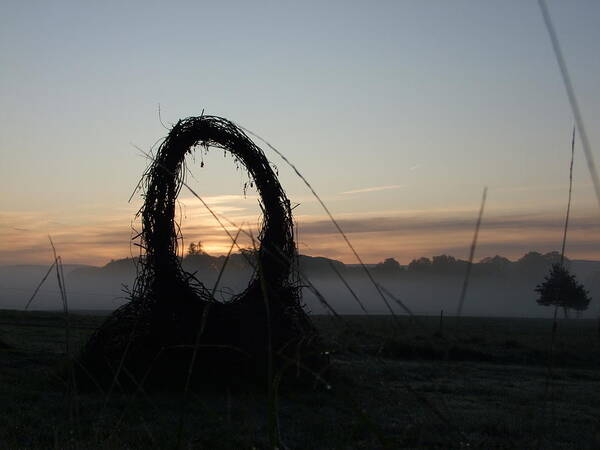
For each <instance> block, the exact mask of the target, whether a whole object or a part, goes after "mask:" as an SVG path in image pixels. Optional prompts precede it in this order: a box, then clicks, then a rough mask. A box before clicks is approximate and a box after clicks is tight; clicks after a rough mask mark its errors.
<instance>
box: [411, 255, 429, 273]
mask: <svg viewBox="0 0 600 450" xmlns="http://www.w3.org/2000/svg"><path fill="white" fill-rule="evenodd" d="M430 269H431V260H430V259H429V258H425V257H421V258H419V259H413V260H412V261H411V262H410V264H409V265H408V270H409V271H411V272H428V271H429V270H430Z"/></svg>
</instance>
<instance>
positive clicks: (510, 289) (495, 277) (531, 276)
mask: <svg viewBox="0 0 600 450" xmlns="http://www.w3.org/2000/svg"><path fill="white" fill-rule="evenodd" d="M559 259H560V255H559V254H558V253H556V252H550V253H546V254H542V253H538V252H529V253H527V254H525V255H523V257H521V258H519V259H518V260H516V261H511V260H508V259H507V258H504V257H502V256H499V255H496V256H493V257H486V258H483V259H481V260H480V261H478V262H477V263H475V264H474V265H473V268H472V279H471V283H470V287H469V292H468V294H467V298H466V300H465V309H464V311H465V314H467V315H468V314H476V315H492V316H542V317H543V316H548V315H549V314H551V311H550V308H544V307H540V306H539V305H537V304H536V303H535V293H534V288H535V286H536V285H537V284H538V283H540V282H541V281H543V278H544V276H545V275H546V274H547V273H548V271H549V268H550V266H551V264H552V263H553V262H556V261H558V260H559ZM137 262H138V261H137V259H132V258H124V259H117V260H113V261H110V262H109V263H108V264H106V265H104V266H102V267H95V266H85V265H65V267H64V269H65V278H66V287H67V292H68V299H69V304H70V306H71V308H73V309H86V310H92V309H93V310H110V309H114V308H115V307H117V306H119V305H121V304H123V303H124V302H125V301H127V297H128V291H129V290H130V289H131V288H132V286H133V282H134V280H135V276H136V273H137V269H136V265H137ZM251 262H252V253H251V252H247V253H245V254H242V253H235V254H232V255H231V257H230V259H229V260H228V262H227V268H226V270H225V271H224V276H223V278H222V280H221V284H220V286H219V288H220V289H219V290H218V298H219V299H220V300H223V301H227V300H228V299H230V298H231V297H232V296H233V295H235V293H238V292H241V291H242V290H243V289H244V288H245V287H246V286H247V285H248V281H249V280H250V277H251V276H252V274H253V268H252V265H251ZM224 263H225V257H224V256H212V255H208V254H206V253H198V254H194V255H188V256H186V257H185V258H183V260H182V267H183V269H184V270H185V271H187V272H189V273H190V274H193V276H194V277H195V278H197V279H198V280H200V281H202V282H203V283H205V284H206V285H207V286H213V285H214V283H215V281H216V278H217V275H218V273H219V270H220V269H221V267H222V265H223V264H224ZM566 263H567V264H568V266H569V267H570V269H571V271H572V272H573V273H574V274H575V275H576V276H577V278H578V279H579V281H581V282H584V284H585V285H586V287H587V289H589V290H590V292H591V293H592V304H591V305H590V310H589V312H588V314H593V313H592V311H597V309H598V305H597V303H598V300H600V261H588V260H573V261H569V260H567V261H566ZM467 264H468V263H467V262H466V261H464V260H460V259H457V258H454V257H452V256H449V255H438V256H434V257H432V258H418V259H415V260H413V261H411V262H410V263H409V264H408V265H401V264H399V263H398V262H397V261H396V260H394V259H393V258H388V259H386V260H384V261H382V262H380V263H377V264H369V265H368V268H369V270H370V272H371V274H372V276H373V277H374V278H375V279H376V280H377V281H378V282H379V283H381V284H382V285H384V286H385V287H386V288H387V289H388V290H389V291H390V292H392V293H393V294H394V295H396V296H398V298H401V299H402V300H403V302H404V303H405V304H407V305H408V306H409V307H410V308H411V310H413V311H414V312H415V313H422V314H439V311H440V310H441V309H444V310H445V311H446V312H447V313H449V314H452V313H453V312H454V311H455V310H456V303H457V300H458V297H459V295H460V289H461V286H462V283H463V280H464V275H465V272H466V267H467ZM298 267H299V269H300V271H301V273H302V274H303V276H305V277H308V278H309V279H310V280H311V283H312V285H313V286H314V287H315V288H317V289H318V290H319V292H320V294H321V296H322V298H325V299H326V300H327V301H328V302H329V303H330V304H331V305H332V306H333V307H334V308H335V309H336V310H337V311H338V312H339V313H342V314H343V313H346V314H353V313H362V309H361V308H360V307H359V305H358V303H357V302H356V299H355V297H354V295H357V296H358V297H359V298H360V299H361V301H362V302H363V303H364V304H365V305H366V307H367V309H368V311H369V312H372V313H381V314H387V313H389V311H388V309H387V307H386V306H385V304H384V303H383V302H382V299H381V297H380V296H379V293H378V292H377V291H376V290H375V289H374V287H373V285H372V282H371V280H370V279H369V278H368V277H367V276H366V274H365V272H364V270H363V268H362V267H360V265H357V264H344V263H343V262H341V261H338V260H335V259H330V258H326V257H321V256H308V255H300V256H299V257H298ZM333 268H335V270H334V269H333ZM47 269H48V267H47V266H42V265H13V266H1V267H0V308H14V309H20V308H23V307H24V305H25V304H26V302H27V300H28V299H29V297H30V296H31V294H32V292H33V290H34V289H35V286H36V285H37V284H38V283H39V282H40V280H41V279H42V277H43V276H44V274H45V273H46V271H47ZM336 272H337V274H336ZM338 274H341V275H342V276H343V277H344V279H345V280H346V282H347V283H348V284H349V285H350V287H351V288H352V289H353V291H354V294H351V293H350V292H349V291H348V289H347V286H346V285H345V284H344V283H343V282H342V281H341V280H340V279H339V276H338ZM301 284H303V285H304V284H306V283H304V282H303V281H301ZM303 292H304V301H305V302H306V304H307V307H308V308H309V309H310V310H312V311H313V312H315V313H317V312H318V313H322V312H323V313H324V312H326V311H325V310H324V309H323V306H322V304H321V301H320V300H319V299H318V298H317V297H315V295H314V292H313V291H312V288H310V289H307V288H305V289H304V290H303ZM393 303H394V305H395V302H393ZM60 307H61V303H60V297H59V292H58V287H57V285H56V277H55V276H51V277H49V278H48V280H47V281H46V283H45V284H44V286H43V288H42V289H41V290H40V292H39V294H38V297H37V298H36V299H35V301H34V303H33V305H32V308H34V309H59V308H60ZM394 307H395V306H394ZM399 313H403V312H402V311H399Z"/></svg>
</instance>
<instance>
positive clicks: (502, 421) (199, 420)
mask: <svg viewBox="0 0 600 450" xmlns="http://www.w3.org/2000/svg"><path fill="white" fill-rule="evenodd" d="M314 320H315V322H316V324H317V326H318V327H319V329H320V330H321V332H322V334H323V336H324V339H325V342H326V345H327V347H328V349H329V351H330V354H331V373H330V376H329V380H328V383H329V384H330V389H327V388H326V387H325V386H323V385H320V384H318V385H316V386H315V387H304V388H301V389H300V390H282V391H281V392H280V394H279V397H278V401H277V404H276V406H273V403H272V402H271V403H269V401H268V398H267V393H266V388H265V389H264V391H265V392H263V391H262V390H261V389H256V390H255V391H252V392H248V391H246V392H244V391H214V390H206V391H203V392H195V393H193V396H192V399H191V401H189V402H188V406H187V410H186V414H185V416H184V419H183V420H181V417H182V406H181V405H182V402H181V400H182V398H181V396H180V395H177V394H172V393H171V394H168V393H152V394H147V393H145V392H143V391H141V392H138V393H137V394H132V393H127V394H123V393H112V394H111V395H110V396H107V395H105V394H102V393H97V394H89V393H88V394H80V393H77V392H74V391H68V390H67V389H66V385H65V383H64V382H63V381H62V380H61V378H60V377H59V376H58V375H57V374H58V373H60V370H61V368H63V367H65V365H66V358H65V355H64V349H65V329H64V320H63V316H62V315H61V314H59V313H50V312H48V313H43V312H27V313H25V312H17V311H0V339H1V340H2V341H4V343H5V344H8V348H0V404H2V405H3V407H2V409H1V410H0V448H2V449H21V448H22V449H25V448H27V449H37V448H40V449H42V448H44V449H46V448H60V449H66V448H80V449H95V448H102V449H111V448H135V449H138V448H139V449H142V448H144V449H145V448H171V449H174V448H206V449H229V448H240V449H244V448H247V449H251V448H272V447H273V446H274V445H273V444H275V443H277V442H278V444H277V445H278V447H279V448H289V449H338V448H339V449H343V448H360V449H378V448H391V449H395V448H440V449H441V448H444V449H445V448H483V449H490V448H518V449H530V448H531V449H534V448H544V449H545V448H576V449H585V448H589V449H595V448H600V334H599V329H598V322H597V321H593V320H577V319H571V320H561V321H560V322H559V325H558V331H557V337H556V346H555V357H554V369H553V371H552V377H551V378H550V377H549V375H548V373H549V372H548V347H549V343H550V337H551V330H552V323H551V321H549V320H544V319H487V318H462V319H461V321H460V323H458V324H457V323H456V321H455V320H454V318H451V317H450V318H446V319H445V320H444V323H443V324H442V327H441V329H440V324H439V318H436V317H416V318H414V319H410V318H407V317H400V318H399V322H398V324H395V322H394V321H393V320H392V318H391V317H384V316H345V317H343V321H337V320H335V319H333V318H331V317H324V316H316V317H314ZM101 321H102V317H101V316H99V315H92V314H75V315H71V345H72V347H73V348H76V347H77V346H78V345H81V343H82V342H84V341H85V339H86V337H87V336H88V335H89V334H90V333H91V332H92V330H93V328H94V327H96V326H97V325H98V324H99V323H100V322H101ZM549 381H550V382H549ZM274 418H276V420H274ZM277 436H279V438H277Z"/></svg>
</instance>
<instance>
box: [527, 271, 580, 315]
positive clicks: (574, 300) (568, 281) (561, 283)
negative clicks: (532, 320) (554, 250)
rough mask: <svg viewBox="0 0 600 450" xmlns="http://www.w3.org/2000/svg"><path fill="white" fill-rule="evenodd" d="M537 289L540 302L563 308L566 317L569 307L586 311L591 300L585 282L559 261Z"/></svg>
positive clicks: (544, 304)
mask: <svg viewBox="0 0 600 450" xmlns="http://www.w3.org/2000/svg"><path fill="white" fill-rule="evenodd" d="M535 291H536V292H537V293H538V294H539V298H538V299H537V303H538V304H540V305H543V306H552V305H554V306H556V307H557V308H558V307H559V308H562V309H563V313H564V315H565V318H566V317H568V310H569V309H574V310H576V311H578V312H580V311H584V310H586V309H587V307H588V305H589V304H590V301H591V297H590V295H589V292H588V291H587V290H586V289H585V287H584V286H583V284H581V283H578V282H577V280H576V279H575V276H574V275H571V274H570V273H569V271H568V270H567V268H565V267H564V266H563V265H562V264H559V263H556V264H553V265H552V269H551V270H550V274H549V275H547V276H546V277H545V280H544V282H543V283H541V284H538V285H537V287H536V288H535Z"/></svg>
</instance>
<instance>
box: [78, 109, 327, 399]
mask: <svg viewBox="0 0 600 450" xmlns="http://www.w3.org/2000/svg"><path fill="white" fill-rule="evenodd" d="M197 146H202V147H205V148H206V149H208V148H211V147H212V148H221V149H224V150H225V151H228V152H230V153H231V154H232V155H233V156H234V157H235V158H236V159H237V161H239V163H240V164H241V165H242V166H243V167H244V168H245V169H246V170H247V171H248V173H249V175H250V177H251V178H252V180H253V182H254V184H255V185H256V188H257V191H258V193H259V195H260V202H261V209H262V210H263V226H262V230H261V232H260V235H259V236H258V240H259V243H260V244H259V248H258V251H257V252H256V253H257V254H256V255H255V263H256V265H255V273H254V276H253V277H252V279H251V281H250V283H249V285H248V287H247V288H246V289H245V290H244V291H243V292H242V293H240V294H238V295H237V296H235V297H234V298H233V299H232V300H231V301H229V302H226V303H221V302H217V301H216V300H215V299H214V298H212V296H211V292H210V290H209V289H207V288H206V287H205V286H204V285H203V284H202V283H201V282H199V281H198V280H196V279H195V278H194V277H193V276H192V275H191V274H188V273H186V272H185V271H184V270H183V269H182V267H181V263H180V258H179V257H178V256H177V233H176V224H175V203H176V199H177V196H178V194H179V192H180V190H181V188H182V186H183V179H184V175H185V158H186V156H187V155H188V154H189V153H191V152H192V151H193V150H194V148H195V147H197ZM143 185H144V186H145V193H144V198H145V201H144V206H143V207H142V209H141V210H140V214H141V217H142V234H141V244H140V245H141V247H142V248H143V249H144V251H143V255H142V257H141V258H140V270H139V272H138V276H137V279H136V283H135V285H134V288H133V291H132V293H131V301H130V302H129V303H127V304H126V305H124V306H122V307H121V308H119V309H118V310H116V311H115V312H114V313H113V314H112V315H111V316H110V317H109V318H108V319H107V321H106V322H105V323H104V324H103V325H102V326H101V327H100V328H99V329H98V330H97V331H96V333H95V334H94V335H93V336H92V338H91V339H90V340H89V342H88V343H87V345H86V346H85V348H84V349H83V352H82V354H81V356H80V358H79V362H80V366H81V367H83V368H84V369H85V370H84V372H85V373H86V374H93V377H94V381H95V382H97V383H99V384H106V382H107V381H108V380H114V379H117V380H120V381H121V384H131V383H128V382H127V378H134V379H135V380H136V382H134V383H133V384H135V383H137V382H141V380H144V383H145V384H146V385H160V386H162V387H166V386H168V387H173V388H176V389H177V388H180V387H181V386H182V382H183V378H184V377H185V375H186V374H187V373H188V369H189V365H190V357H191V354H192V353H194V352H195V353H196V354H197V355H198V357H197V365H196V366H197V367H194V370H193V372H194V374H195V376H194V378H195V379H198V378H200V379H205V378H207V377H208V378H210V377H213V378H219V379H220V380H227V379H228V378H230V376H233V377H234V378H235V377H239V376H244V377H250V378H255V377H256V376H259V377H264V376H266V375H272V373H273V369H274V367H277V366H279V367H281V366H283V365H286V364H290V363H293V362H296V363H300V362H301V364H298V366H299V367H300V366H304V367H306V366H309V367H312V368H314V365H315V363H316V362H317V361H319V360H320V358H319V354H318V350H317V346H316V342H317V339H316V332H315V329H314V327H313V326H312V324H311V323H310V320H309V319H308V316H307V314H306V312H305V311H304V309H303V307H302V304H301V301H300V296H299V288H298V287H297V286H296V285H295V284H294V283H293V281H292V277H291V275H292V272H293V270H294V261H295V258H296V247H295V243H294V235H293V222H292V213H291V209H290V203H289V200H288V199H287V197H286V195H285V192H284V191H283V189H282V188H281V186H280V184H279V181H278V179H277V176H276V175H275V173H274V171H273V169H272V167H271V165H270V164H269V161H268V160H267V158H266V156H265V154H264V153H263V151H262V150H261V149H260V148H259V147H258V146H257V145H256V144H254V142H252V140H251V139H250V138H249V137H248V136H247V135H246V134H245V133H244V132H243V131H242V130H240V129H239V128H238V127H237V126H235V124H233V123H232V122H230V121H228V120H226V119H224V118H221V117H215V116H204V115H203V116H200V117H190V118H187V119H185V120H180V121H179V122H178V123H177V124H176V125H175V126H173V128H172V129H171V130H170V132H169V134H168V136H167V137H166V138H165V140H164V141H163V142H162V144H161V145H160V147H159V149H158V153H157V155H156V158H155V159H154V161H153V162H152V164H151V165H150V167H149V169H148V170H147V172H146V173H145V175H144V177H143ZM121 369H122V370H121ZM115 371H119V372H122V373H119V374H118V375H117V377H115ZM84 378H85V377H84ZM130 381H131V380H130Z"/></svg>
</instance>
